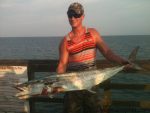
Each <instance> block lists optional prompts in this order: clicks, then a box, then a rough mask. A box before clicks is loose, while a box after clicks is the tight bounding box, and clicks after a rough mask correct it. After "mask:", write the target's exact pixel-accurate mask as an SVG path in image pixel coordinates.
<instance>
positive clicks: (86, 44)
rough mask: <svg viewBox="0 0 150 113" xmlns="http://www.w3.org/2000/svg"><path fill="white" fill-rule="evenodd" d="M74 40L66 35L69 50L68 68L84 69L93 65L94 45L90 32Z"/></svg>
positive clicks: (94, 56)
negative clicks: (77, 40)
mask: <svg viewBox="0 0 150 113" xmlns="http://www.w3.org/2000/svg"><path fill="white" fill-rule="evenodd" d="M80 38H81V39H80V41H79V42H74V41H73V40H71V39H70V37H69V35H68V36H67V50H68V51H69V64H68V70H73V71H74V70H85V69H89V68H91V67H94V66H95V58H96V47H95V40H94V38H93V37H92V35H91V33H90V32H86V33H85V34H84V35H82V37H80Z"/></svg>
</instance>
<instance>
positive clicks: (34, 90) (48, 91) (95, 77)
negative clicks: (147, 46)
mask: <svg viewBox="0 0 150 113" xmlns="http://www.w3.org/2000/svg"><path fill="white" fill-rule="evenodd" d="M138 49H139V47H136V48H135V49H134V50H133V51H132V52H131V54H130V56H129V60H130V61H132V62H134V60H135V58H136V56H135V55H136V54H137V50H138ZM125 66H126V65H123V66H116V67H112V68H106V69H97V70H89V71H81V72H71V73H64V74H57V73H56V74H54V75H51V76H48V77H45V78H42V79H39V80H31V81H28V82H25V83H22V84H18V85H16V86H15V88H16V89H18V90H20V92H19V93H17V94H16V96H17V97H18V98H20V99H28V98H29V97H32V96H37V95H43V94H44V95H54V94H56V93H60V92H66V91H76V90H88V91H90V92H92V93H94V91H92V90H91V89H92V87H94V86H96V85H98V84H100V83H102V82H104V81H105V80H107V79H109V78H111V77H112V76H114V75H116V74H117V73H118V72H120V71H122V70H123V69H124V67H125ZM134 67H135V69H137V67H138V66H137V65H135V64H134ZM138 69H139V67H138Z"/></svg>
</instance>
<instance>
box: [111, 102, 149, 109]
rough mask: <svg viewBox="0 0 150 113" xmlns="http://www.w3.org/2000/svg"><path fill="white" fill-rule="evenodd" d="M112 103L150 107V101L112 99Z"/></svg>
mask: <svg viewBox="0 0 150 113" xmlns="http://www.w3.org/2000/svg"><path fill="white" fill-rule="evenodd" d="M112 105H115V106H130V107H131V106H132V107H133V106H136V107H139V108H146V109H147V108H148V109H150V101H130V100H114V101H112Z"/></svg>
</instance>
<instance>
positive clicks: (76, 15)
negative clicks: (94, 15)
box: [67, 12, 82, 18]
mask: <svg viewBox="0 0 150 113" xmlns="http://www.w3.org/2000/svg"><path fill="white" fill-rule="evenodd" d="M67 15H68V17H69V18H72V17H74V18H80V17H81V16H82V14H77V13H75V12H68V13H67Z"/></svg>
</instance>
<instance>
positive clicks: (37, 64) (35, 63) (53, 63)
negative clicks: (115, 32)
mask: <svg viewBox="0 0 150 113" xmlns="http://www.w3.org/2000/svg"><path fill="white" fill-rule="evenodd" d="M136 63H137V64H138V65H139V66H140V67H142V68H143V70H141V71H135V70H132V71H130V72H134V73H148V74H147V75H150V74H149V73H150V60H149V59H147V60H137V61H136ZM57 64H58V60H50V59H48V60H19V59H18V60H0V66H14V65H17V66H24V65H27V66H28V72H27V73H28V80H33V79H34V73H35V72H55V71H56V67H57ZM116 65H117V64H112V63H110V62H108V61H106V60H98V61H97V67H98V68H107V67H113V66H116ZM5 82H6V81H5ZM5 82H4V81H2V82H0V85H4V83H5ZM100 87H101V88H104V95H106V96H105V97H109V98H111V92H110V90H111V89H130V90H143V91H149V90H150V84H117V83H113V84H112V83H109V84H105V85H102V84H100ZM2 92H7V91H5V90H3V89H2V88H1V94H2ZM7 93H9V92H7ZM104 99H105V101H104V102H106V104H107V105H106V106H109V105H110V103H111V104H112V105H118V106H119V105H120V106H130V105H132V106H136V107H141V108H150V101H121V100H120V101H114V100H112V101H111V100H108V98H104ZM3 101H4V100H3V99H1V102H3ZM35 102H56V103H62V102H63V99H62V98H52V99H50V98H49V97H45V96H39V97H32V98H30V112H31V113H33V112H34V110H35V107H34V106H35ZM10 104H11V105H12V104H13V103H11V102H10ZM10 104H9V103H7V105H2V106H3V107H4V106H6V107H8V106H10ZM2 106H1V107H2ZM4 109H5V107H4ZM11 109H12V110H14V108H13V107H12V108H11ZM0 112H1V111H0ZM10 112H11V111H10ZM13 112H14V111H13Z"/></svg>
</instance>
